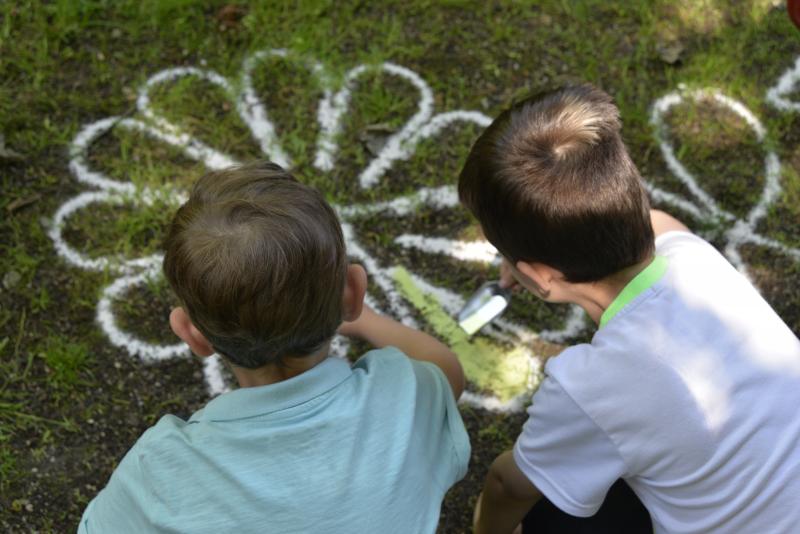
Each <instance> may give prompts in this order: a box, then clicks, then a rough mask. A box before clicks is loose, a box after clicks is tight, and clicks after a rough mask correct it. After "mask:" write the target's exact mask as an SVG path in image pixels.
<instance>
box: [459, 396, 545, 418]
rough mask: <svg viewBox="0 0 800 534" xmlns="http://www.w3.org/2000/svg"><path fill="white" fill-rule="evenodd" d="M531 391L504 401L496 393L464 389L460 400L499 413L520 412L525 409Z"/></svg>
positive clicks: (468, 404) (462, 402)
mask: <svg viewBox="0 0 800 534" xmlns="http://www.w3.org/2000/svg"><path fill="white" fill-rule="evenodd" d="M529 396H530V393H524V394H522V395H518V396H516V397H514V398H513V399H511V400H509V401H507V402H503V401H501V400H500V399H498V398H497V397H495V396H494V395H482V394H480V393H473V392H471V391H464V392H463V393H462V394H461V398H460V399H459V400H458V402H459V403H461V404H466V405H467V406H474V407H476V408H482V409H484V410H487V411H490V412H497V413H518V412H521V411H522V410H524V409H525V401H526V400H527V399H528V397H529Z"/></svg>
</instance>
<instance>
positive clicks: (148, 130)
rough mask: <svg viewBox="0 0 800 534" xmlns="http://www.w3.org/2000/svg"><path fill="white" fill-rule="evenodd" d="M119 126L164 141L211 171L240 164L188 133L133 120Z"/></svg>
mask: <svg viewBox="0 0 800 534" xmlns="http://www.w3.org/2000/svg"><path fill="white" fill-rule="evenodd" d="M118 126H124V127H127V128H130V129H135V130H139V131H141V132H143V133H145V134H147V135H149V136H150V137H153V138H155V139H158V140H159V141H164V142H165V143H167V144H169V145H172V146H174V147H175V148H177V149H179V150H180V151H181V152H183V153H184V155H186V156H187V157H188V158H190V159H193V160H195V161H200V162H202V163H203V164H204V165H205V166H206V167H208V168H209V169H214V170H217V169H224V168H226V167H230V166H231V165H236V164H237V163H238V162H237V161H236V160H235V159H233V158H232V157H230V156H227V155H225V154H223V153H222V152H217V151H216V150H214V149H213V148H211V147H209V146H207V145H205V144H203V143H202V142H201V141H199V140H197V139H195V138H194V137H192V136H190V135H189V134H186V133H180V132H179V131H177V127H172V128H175V129H176V131H175V132H170V131H162V130H159V129H158V128H154V127H152V126H150V125H149V124H145V123H143V122H141V121H137V120H133V119H123V120H121V121H120V122H119V124H118Z"/></svg>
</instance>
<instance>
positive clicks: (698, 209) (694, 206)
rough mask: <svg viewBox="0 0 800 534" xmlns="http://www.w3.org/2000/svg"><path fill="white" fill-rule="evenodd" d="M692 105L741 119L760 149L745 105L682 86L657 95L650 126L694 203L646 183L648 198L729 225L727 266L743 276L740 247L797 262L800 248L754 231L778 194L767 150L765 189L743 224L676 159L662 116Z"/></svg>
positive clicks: (756, 126)
mask: <svg viewBox="0 0 800 534" xmlns="http://www.w3.org/2000/svg"><path fill="white" fill-rule="evenodd" d="M685 101H694V102H695V103H696V105H700V104H702V105H716V106H722V107H724V108H727V109H728V110H730V111H731V112H733V113H734V114H736V115H738V116H739V117H741V118H742V119H743V120H744V121H745V123H747V125H748V126H750V128H752V129H753V131H754V132H755V134H756V139H758V141H759V142H760V143H761V144H762V145H764V137H765V135H766V131H765V129H764V126H763V124H761V121H760V120H758V118H757V117H756V116H755V115H753V113H752V112H751V111H750V110H749V109H747V107H745V105H744V104H742V103H741V102H739V101H738V100H735V99H733V98H731V97H729V96H726V95H724V94H722V93H721V92H719V91H716V90H713V89H696V90H688V89H686V88H681V89H679V90H678V91H675V92H672V93H669V94H667V95H664V96H662V97H661V98H659V99H658V100H656V102H655V103H654V104H653V106H652V110H651V114H650V122H651V124H652V125H653V127H654V128H655V135H656V138H657V140H658V142H659V147H660V148H661V153H662V155H663V156H664V160H665V162H666V164H667V167H669V169H670V171H672V174H674V175H675V177H676V178H678V180H680V181H681V182H682V183H683V184H684V185H685V186H686V187H687V188H688V190H689V192H690V193H691V194H692V196H693V197H694V198H695V201H694V202H693V201H691V200H687V199H685V198H681V197H679V196H678V195H675V194H674V193H669V192H667V191H663V190H661V189H659V188H657V187H655V186H653V185H650V184H648V189H649V191H650V194H651V196H652V197H653V198H654V199H655V200H657V201H661V202H664V203H666V204H672V205H673V206H675V207H678V208H680V209H683V210H685V211H687V212H689V213H690V214H692V215H694V216H695V217H697V218H699V219H704V220H711V221H715V222H717V223H723V224H729V225H730V227H729V229H728V230H726V231H725V232H724V235H723V236H724V238H725V240H726V242H727V243H726V245H725V249H724V253H725V255H726V256H727V257H728V259H729V260H730V261H731V263H732V264H733V265H734V266H735V267H736V268H737V269H738V270H739V271H740V272H741V273H742V274H744V275H745V276H748V277H749V272H748V269H747V266H746V264H745V261H744V260H743V259H742V255H741V252H740V249H741V246H742V245H745V244H752V245H758V246H760V247H766V248H769V249H772V250H773V251H777V252H779V253H781V254H784V255H786V256H789V257H791V258H794V259H798V260H800V250H798V249H796V248H792V247H789V246H787V245H785V244H783V243H780V242H779V241H776V240H774V239H771V238H768V237H766V236H763V235H761V234H759V233H758V231H757V228H758V223H759V222H760V221H761V219H763V218H764V217H765V216H766V215H767V209H768V208H769V206H770V205H771V204H772V203H773V202H774V201H775V199H777V198H778V195H779V194H780V193H781V184H780V175H781V164H780V160H779V159H778V155H777V154H776V153H775V151H774V150H772V149H771V148H768V147H765V152H766V156H765V158H764V188H763V190H762V192H761V196H760V198H759V200H758V202H756V204H755V205H754V206H753V207H752V208H751V209H750V212H749V213H748V214H747V216H746V218H745V219H744V220H742V219H737V218H736V217H735V216H734V215H733V214H731V213H729V212H727V211H725V210H723V209H722V208H721V207H720V206H719V205H718V204H717V202H716V201H715V200H714V199H713V198H712V197H711V196H710V195H709V194H708V193H707V192H706V191H705V190H703V188H702V187H700V185H699V183H698V180H697V178H696V177H695V176H693V175H692V174H691V173H690V172H689V171H688V170H687V169H686V167H684V166H683V164H682V163H681V162H680V161H679V160H678V157H677V156H676V155H675V150H674V149H673V146H672V143H670V141H669V139H668V138H667V135H666V129H667V128H666V125H665V123H664V115H665V114H666V113H667V112H669V110H670V109H671V108H673V107H674V106H676V105H678V104H680V103H682V102H685Z"/></svg>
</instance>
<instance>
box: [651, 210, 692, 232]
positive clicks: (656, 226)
mask: <svg viewBox="0 0 800 534" xmlns="http://www.w3.org/2000/svg"><path fill="white" fill-rule="evenodd" d="M650 224H652V225H653V233H654V234H655V235H656V237H658V236H660V235H661V234H665V233H667V232H671V231H673V230H677V231H679V232H690V231H691V230H689V228H687V227H686V225H685V224H683V223H682V222H680V221H679V220H678V219H676V218H675V217H673V216H672V215H670V214H669V213H666V212H664V211H661V210H650Z"/></svg>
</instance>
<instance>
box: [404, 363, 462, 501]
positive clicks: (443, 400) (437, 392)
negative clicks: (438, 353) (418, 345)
mask: <svg viewBox="0 0 800 534" xmlns="http://www.w3.org/2000/svg"><path fill="white" fill-rule="evenodd" d="M410 361H411V365H412V367H413V369H414V375H415V377H416V381H417V388H416V396H417V398H416V415H415V420H416V422H417V423H416V427H417V428H416V429H415V430H417V431H419V432H422V433H423V435H424V441H425V444H424V445H423V450H425V449H427V450H428V451H436V453H435V456H434V457H433V458H431V462H430V465H432V468H433V469H434V470H435V471H436V476H435V478H436V480H439V481H440V483H441V484H442V485H443V486H444V489H448V488H449V487H450V486H452V485H453V484H455V483H456V482H458V481H459V480H461V479H462V478H464V475H466V474H467V467H468V465H469V457H470V444H469V436H468V435H467V430H466V428H465V427H464V422H463V421H462V419H461V414H460V413H459V411H458V406H457V404H456V400H455V397H454V396H453V390H452V388H451V387H450V383H449V382H448V381H447V377H445V375H444V372H443V371H442V370H441V369H440V368H439V367H438V366H436V365H435V364H432V363H430V362H422V361H419V360H410Z"/></svg>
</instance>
